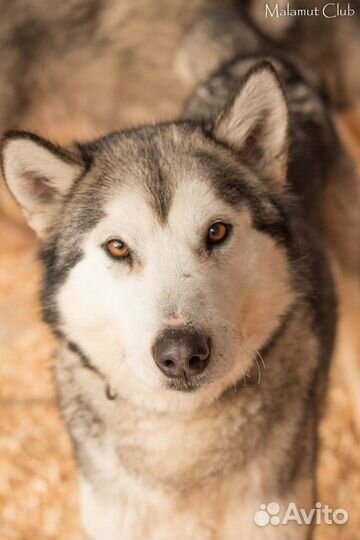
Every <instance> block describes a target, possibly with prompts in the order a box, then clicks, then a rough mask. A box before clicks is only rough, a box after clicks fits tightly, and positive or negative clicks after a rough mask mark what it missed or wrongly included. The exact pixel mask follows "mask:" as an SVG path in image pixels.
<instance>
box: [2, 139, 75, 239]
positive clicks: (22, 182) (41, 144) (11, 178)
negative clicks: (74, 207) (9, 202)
mask: <svg viewBox="0 0 360 540" xmlns="http://www.w3.org/2000/svg"><path fill="white" fill-rule="evenodd" d="M1 160H2V170H3V174H4V178H5V181H6V183H7V185H8V188H9V190H10V192H11V193H12V194H13V196H14V197H15V199H16V200H17V202H18V203H19V204H20V205H21V207H22V209H23V210H24V213H25V215H26V217H27V219H28V222H29V224H30V225H31V226H32V227H33V229H34V230H35V231H36V232H37V234H38V235H39V236H40V237H42V236H44V235H45V234H46V230H47V228H48V227H49V225H50V224H51V221H52V219H53V218H54V216H55V215H56V212H57V211H58V210H59V207H60V205H61V202H62V200H63V198H64V197H65V195H66V194H67V193H68V192H69V190H70V188H71V187H72V185H73V183H74V181H75V179H76V178H77V177H78V176H80V174H81V173H82V171H83V170H84V165H83V164H82V163H81V160H80V158H79V157H77V156H75V155H72V154H71V153H70V152H67V151H66V150H64V149H62V148H60V147H58V146H55V145H53V144H51V143H49V142H48V141H46V140H45V139H42V138H41V137H38V136H37V135H33V134H32V133H27V132H9V133H7V134H6V135H5V137H4V139H3V143H2V147H1Z"/></svg>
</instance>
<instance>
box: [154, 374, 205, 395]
mask: <svg viewBox="0 0 360 540" xmlns="http://www.w3.org/2000/svg"><path fill="white" fill-rule="evenodd" d="M206 382H207V381H206V380H205V377H192V378H190V379H189V378H187V377H181V378H178V379H171V380H168V381H165V383H164V388H166V389H167V390H174V391H176V392H184V393H191V392H196V391H197V390H199V389H200V388H201V387H202V386H203V385H204V384H206Z"/></svg>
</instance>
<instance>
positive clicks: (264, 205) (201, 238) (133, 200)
mask: <svg viewBox="0 0 360 540" xmlns="http://www.w3.org/2000/svg"><path fill="white" fill-rule="evenodd" d="M94 5H95V4H94ZM102 5H105V4H102ZM136 5H137V4H136ZM150 5H152V4H150V3H149V2H147V3H144V10H145V11H144V13H145V12H146V9H147V7H146V6H150ZM197 8H199V5H198V6H197ZM243 10H244V11H242V12H240V13H241V14H240V15H236V16H234V13H233V12H226V11H224V10H222V11H221V12H211V13H207V14H205V15H203V16H202V17H201V18H200V19H199V20H198V21H197V22H196V23H195V25H194V26H193V27H192V28H190V30H189V31H188V34H187V36H186V38H185V41H184V44H183V48H182V51H181V53H180V55H179V57H178V63H177V66H178V68H179V67H180V69H181V70H182V73H186V74H187V80H188V81H190V84H189V83H188V84H189V86H188V87H190V86H194V85H196V89H195V91H194V92H193V94H192V96H191V97H190V98H189V100H188V102H187V104H186V107H185V111H184V119H183V120H181V121H179V122H172V123H164V124H160V125H155V126H145V127H142V128H137V129H134V130H129V131H124V132H115V133H113V134H111V135H108V136H105V137H103V138H100V139H97V140H95V141H93V142H91V143H88V144H79V145H74V146H73V147H72V148H71V149H70V150H67V149H64V148H62V147H58V146H55V145H52V144H51V143H49V142H48V141H46V140H44V139H42V138H39V137H37V136H34V135H31V134H29V133H27V132H12V133H10V134H9V135H8V137H7V138H6V139H5V140H4V143H3V148H2V155H3V170H4V173H5V177H6V180H7V182H8V185H9V188H10V190H11V191H12V193H13V194H14V195H15V197H16V199H17V200H18V201H19V203H20V204H21V206H22V207H23V209H24V211H25V214H26V215H27V218H28V220H29V222H30V223H31V225H32V226H33V228H34V229H35V230H36V232H37V233H38V235H39V237H40V238H41V240H42V243H43V248H42V259H43V263H44V267H45V280H44V287H43V309H44V316H45V319H46V321H47V322H48V324H49V325H50V326H51V327H52V328H53V330H54V332H55V333H56V334H57V335H58V337H59V339H60V342H61V344H62V347H61V351H60V352H59V355H58V358H57V361H56V378H57V381H58V384H59V393H60V400H61V405H62V408H63V412H64V417H65V420H66V422H67V425H68V429H69V432H70V434H71V436H72V439H73V441H74V446H75V450H76V454H77V459H78V463H79V468H80V473H81V478H82V508H83V517H84V523H85V527H86V530H87V533H88V535H89V537H90V538H94V539H98V540H100V539H104V538H106V540H108V539H109V540H118V539H119V538H122V539H124V540H132V539H134V540H135V539H138V538H146V539H147V540H162V539H164V540H165V539H169V538H172V539H174V540H175V539H176V540H177V539H179V540H180V539H181V540H193V539H194V538H198V539H199V540H200V539H201V540H210V539H211V540H212V539H214V538H222V539H226V540H235V539H236V540H238V539H239V538H244V539H251V540H257V539H268V540H274V539H276V540H280V539H281V540H282V539H284V540H285V539H287V538H291V539H293V538H296V540H305V539H308V538H310V536H311V527H310V526H305V525H301V526H298V525H297V524H296V523H295V524H294V523H292V524H288V525H287V526H278V527H268V528H266V527H265V528H259V527H257V526H256V524H254V521H253V517H254V514H255V513H256V511H257V510H259V508H260V505H261V504H264V503H268V502H271V501H277V502H278V503H279V504H280V506H281V508H282V509H285V508H286V505H287V504H288V502H290V501H291V502H295V503H296V505H297V507H298V508H304V509H306V510H310V509H311V508H312V507H313V506H314V503H315V500H316V499H315V497H316V485H315V481H314V478H315V474H314V469H315V465H316V454H317V423H318V419H319V414H320V410H321V403H322V400H323V394H324V390H325V388H326V384H327V372H328V367H329V361H330V358H331V355H332V351H333V346H334V339H335V326H336V300H335V296H334V290H333V283H332V278H331V273H330V270H329V261H328V255H330V256H333V257H334V258H335V259H336V260H337V261H338V264H339V265H340V266H341V267H342V268H343V269H344V271H345V272H347V273H349V274H351V275H357V272H358V266H359V261H358V258H357V256H356V251H355V250H354V249H353V246H354V245H356V242H357V239H358V234H359V232H358V231H359V229H357V224H358V216H357V214H356V212H355V211H354V212H352V209H353V208H354V200H355V201H356V197H357V191H356V180H355V177H354V171H353V165H352V162H351V160H350V159H349V158H348V156H347V154H346V152H345V151H344V149H343V148H342V145H341V142H340V141H339V137H338V135H337V131H336V128H335V126H334V124H333V121H332V114H331V112H329V108H328V100H327V99H326V98H325V97H324V92H323V89H324V80H323V79H322V77H321V76H319V75H318V74H317V73H314V72H313V71H312V70H311V69H309V67H307V66H306V65H304V62H301V61H300V62H298V61H296V60H295V62H294V57H293V56H292V55H291V60H289V59H288V58H284V56H285V55H284V54H283V53H281V54H280V52H279V49H278V46H277V45H276V43H274V42H272V41H271V40H269V39H268V38H267V37H265V36H264V35H263V34H262V33H260V32H258V31H257V30H256V29H255V28H254V27H253V25H252V23H251V22H249V20H248V16H249V13H251V12H249V11H248V7H246V9H245V7H244V8H243ZM140 11H141V10H140ZM111 12H112V13H113V16H114V13H115V12H116V10H115V7H114V8H111V10H110V13H111ZM92 17H93V15H89V20H92ZM254 17H255V15H254ZM114 19H115V17H114ZM140 19H141V16H140ZM102 35H103V34H102ZM110 35H111V36H113V32H110ZM214 36H216V40H214ZM281 37H283V34H281ZM278 39H280V38H279V36H278ZM106 45H107V42H106V40H105V42H104V47H105V49H106ZM96 48H97V50H99V44H97V45H96ZM150 49H151V48H150ZM84 50H86V51H88V49H87V47H86V46H85V45H84ZM174 54H175V51H174ZM115 56H116V55H114V57H115ZM120 56H121V55H120ZM194 59H195V61H194ZM160 63H161V62H160ZM294 63H295V67H294ZM174 76H175V75H174ZM201 81H202V82H201ZM199 83H200V84H199ZM184 84H185V83H184ZM185 86H186V84H185ZM325 87H326V88H328V89H329V95H335V94H336V91H335V90H331V86H326V84H325ZM333 92H335V94H332V93H333ZM110 106H111V107H113V106H114V105H113V103H111V105H110ZM349 210H350V211H349ZM179 351H180V352H179ZM180 353H181V354H180ZM164 355H165V356H164ZM184 355H185V356H184ZM194 359H195V360H194ZM169 362H170V363H169ZM184 362H185V363H184ZM262 363H264V364H262ZM178 366H180V368H179V369H180V371H179V370H178ZM264 366H266V369H264Z"/></svg>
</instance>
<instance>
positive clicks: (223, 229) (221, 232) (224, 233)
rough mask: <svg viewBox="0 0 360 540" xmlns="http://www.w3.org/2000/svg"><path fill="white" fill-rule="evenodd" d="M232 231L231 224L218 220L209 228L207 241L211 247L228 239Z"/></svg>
mask: <svg viewBox="0 0 360 540" xmlns="http://www.w3.org/2000/svg"><path fill="white" fill-rule="evenodd" d="M229 232H230V225H227V224H226V223H223V222H222V221H216V222H215V223H213V224H212V225H211V226H210V227H209V230H208V233H207V238H206V243H207V245H208V247H209V248H211V247H213V246H216V245H218V244H221V243H222V242H224V241H225V240H226V238H227V237H228V235H229Z"/></svg>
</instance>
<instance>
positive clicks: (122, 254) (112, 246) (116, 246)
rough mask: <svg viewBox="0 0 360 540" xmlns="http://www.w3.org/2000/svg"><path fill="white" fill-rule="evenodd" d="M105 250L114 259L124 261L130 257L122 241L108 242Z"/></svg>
mask: <svg viewBox="0 0 360 540" xmlns="http://www.w3.org/2000/svg"><path fill="white" fill-rule="evenodd" d="M105 248H106V251H107V252H108V253H109V255H111V257H113V258H114V259H126V258H127V257H129V255H130V250H129V248H128V246H127V245H126V244H125V243H124V242H123V241H122V240H116V239H114V240H109V241H108V242H106V244H105Z"/></svg>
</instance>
